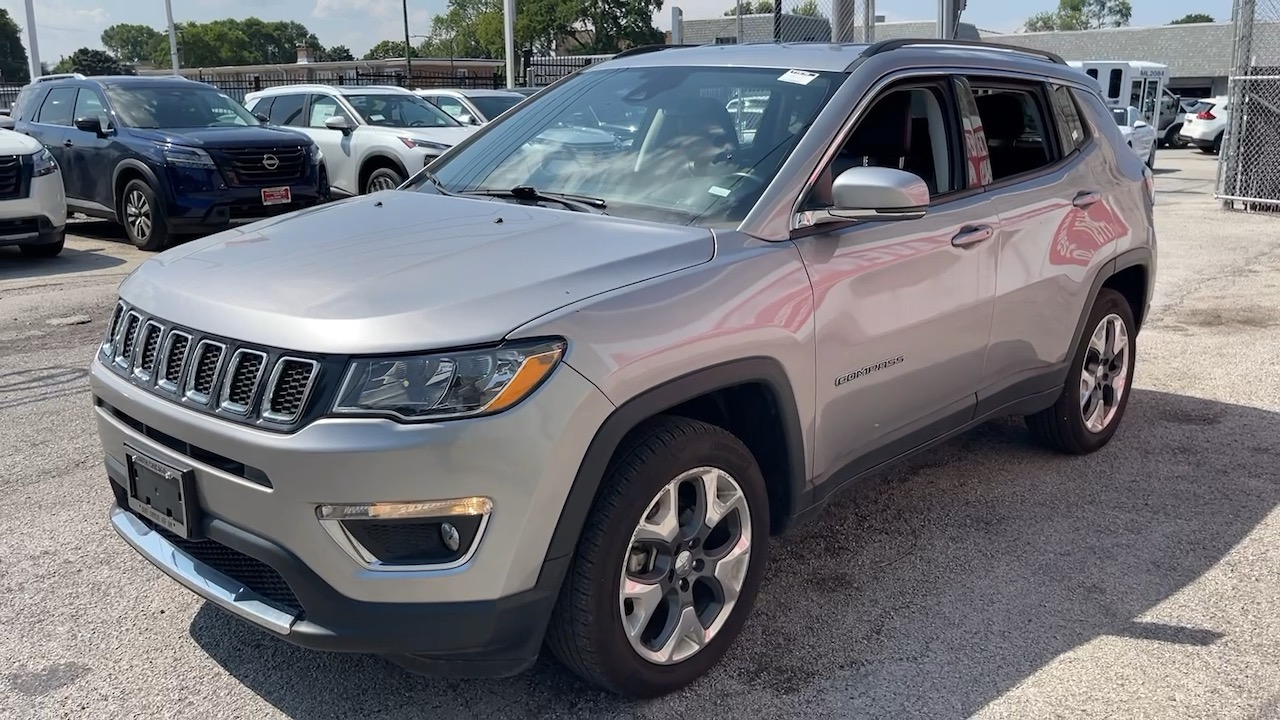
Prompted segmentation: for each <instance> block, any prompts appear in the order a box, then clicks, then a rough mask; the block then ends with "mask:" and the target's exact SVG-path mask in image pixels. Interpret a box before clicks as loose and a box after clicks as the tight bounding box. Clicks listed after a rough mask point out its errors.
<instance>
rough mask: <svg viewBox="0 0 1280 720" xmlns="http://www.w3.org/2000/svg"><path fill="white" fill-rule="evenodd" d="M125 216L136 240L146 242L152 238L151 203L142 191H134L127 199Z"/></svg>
mask: <svg viewBox="0 0 1280 720" xmlns="http://www.w3.org/2000/svg"><path fill="white" fill-rule="evenodd" d="M124 215H125V222H127V223H128V225H129V229H130V230H131V231H132V232H133V236H134V237H135V238H137V239H138V240H139V241H143V242H145V241H146V240H147V238H149V237H151V203H149V202H147V196H146V195H144V194H142V191H141V190H134V191H132V192H130V193H129V195H128V197H126V198H125V201H124Z"/></svg>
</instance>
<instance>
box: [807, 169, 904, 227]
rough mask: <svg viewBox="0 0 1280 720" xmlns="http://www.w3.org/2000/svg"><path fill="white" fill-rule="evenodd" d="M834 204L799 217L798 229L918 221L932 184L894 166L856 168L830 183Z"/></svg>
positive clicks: (843, 173) (846, 171)
mask: <svg viewBox="0 0 1280 720" xmlns="http://www.w3.org/2000/svg"><path fill="white" fill-rule="evenodd" d="M831 199H832V205H831V207H828V208H824V209H822V210H809V211H805V212H801V213H799V214H798V215H797V216H796V219H795V222H794V223H793V226H794V227H795V228H796V229H800V228H805V227H811V226H813V225H819V224H823V223H833V222H845V221H848V220H861V221H868V220H918V219H920V218H922V217H924V216H925V213H926V212H928V209H929V186H928V185H926V184H925V182H924V180H923V179H922V178H921V177H920V176H919V175H916V174H914V173H909V172H906V171H905V170H897V169H895V168H883V167H853V168H849V169H848V170H845V171H844V172H842V173H840V176H839V177H837V178H836V179H835V181H834V182H833V183H832V184H831Z"/></svg>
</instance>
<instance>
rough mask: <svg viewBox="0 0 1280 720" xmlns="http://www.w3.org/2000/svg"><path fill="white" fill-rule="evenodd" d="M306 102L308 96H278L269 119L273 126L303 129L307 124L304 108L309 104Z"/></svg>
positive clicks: (272, 105)
mask: <svg viewBox="0 0 1280 720" xmlns="http://www.w3.org/2000/svg"><path fill="white" fill-rule="evenodd" d="M306 100H307V96H306V95H277V96H276V99H275V102H273V103H271V113H270V114H269V115H268V116H267V117H269V118H271V124H272V125H294V126H297V127H301V126H303V125H305V124H306V123H305V122H304V120H305V118H303V117H302V106H303V105H306V104H307V103H306Z"/></svg>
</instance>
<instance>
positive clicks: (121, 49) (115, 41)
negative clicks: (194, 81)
mask: <svg viewBox="0 0 1280 720" xmlns="http://www.w3.org/2000/svg"><path fill="white" fill-rule="evenodd" d="M101 39H102V47H104V48H106V49H107V52H110V53H111V54H112V55H115V56H116V57H117V58H119V59H120V60H121V62H127V63H140V62H146V61H149V60H151V58H152V57H154V56H155V54H156V50H157V49H158V48H159V49H161V50H163V51H164V52H166V53H167V52H168V51H169V38H168V36H167V35H165V34H164V33H162V32H160V31H159V30H156V29H155V28H152V27H147V26H146V25H131V24H128V23H119V24H116V25H112V26H111V27H109V28H107V29H106V30H103V31H102V38H101Z"/></svg>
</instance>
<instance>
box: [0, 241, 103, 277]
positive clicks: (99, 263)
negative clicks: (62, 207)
mask: <svg viewBox="0 0 1280 720" xmlns="http://www.w3.org/2000/svg"><path fill="white" fill-rule="evenodd" d="M124 262H125V260H124V259H123V258H118V257H112V256H111V255H107V254H106V250H105V248H101V249H92V250H76V249H74V248H69V247H68V248H63V250H62V252H61V253H59V254H58V256H57V257H52V258H29V257H27V256H25V255H23V254H22V251H20V250H18V248H16V247H0V281H3V280H20V279H22V278H30V277H49V276H53V275H69V274H72V273H82V272H92V271H94V270H105V269H107V268H112V267H116V266H117V265H123V264H124Z"/></svg>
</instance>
